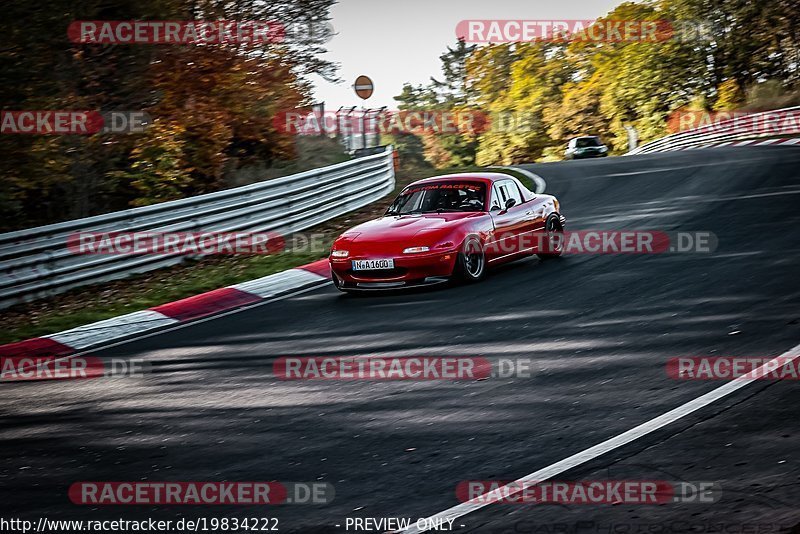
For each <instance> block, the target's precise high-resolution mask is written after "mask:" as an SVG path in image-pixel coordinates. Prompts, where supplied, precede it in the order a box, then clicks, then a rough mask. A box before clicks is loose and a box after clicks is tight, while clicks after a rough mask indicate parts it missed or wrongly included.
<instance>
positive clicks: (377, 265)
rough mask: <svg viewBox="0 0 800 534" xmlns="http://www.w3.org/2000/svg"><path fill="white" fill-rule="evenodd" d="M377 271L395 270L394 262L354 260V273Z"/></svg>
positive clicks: (389, 260)
mask: <svg viewBox="0 0 800 534" xmlns="http://www.w3.org/2000/svg"><path fill="white" fill-rule="evenodd" d="M377 269H394V260H392V259H388V260H353V270H354V271H373V270H377Z"/></svg>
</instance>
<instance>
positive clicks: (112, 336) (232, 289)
mask: <svg viewBox="0 0 800 534" xmlns="http://www.w3.org/2000/svg"><path fill="white" fill-rule="evenodd" d="M327 281H330V267H329V264H328V260H327V258H326V259H322V260H319V261H316V262H314V263H309V264H307V265H303V266H300V267H296V268H294V269H289V270H287V271H282V272H280V273H275V274H271V275H269V276H265V277H263V278H258V279H256V280H250V281H249V282H244V283H241V284H236V285H232V286H229V287H223V288H221V289H215V290H213V291H208V292H207V293H201V294H199V295H195V296H193V297H188V298H185V299H182V300H178V301H175V302H170V303H167V304H162V305H160V306H156V307H154V308H150V309H148V310H142V311H138V312H133V313H127V314H125V315H120V316H119V317H113V318H111V319H106V320H104V321H98V322H96V323H91V324H87V325H84V326H79V327H77V328H72V329H70V330H65V331H63V332H58V333H56V334H50V335H47V336H42V337H37V338H33V339H26V340H25V341H19V342H17V343H10V344H8V345H0V357H6V358H8V357H63V356H69V355H70V354H74V353H76V352H80V351H83V350H86V349H88V348H91V347H97V346H100V345H104V344H107V343H109V342H111V341H117V340H120V339H123V338H127V337H130V336H133V335H137V334H141V333H143V332H148V331H150V330H156V329H159V328H163V327H165V326H170V325H174V324H177V323H183V322H188V321H193V320H196V319H200V318H203V317H208V316H211V315H216V314H219V313H222V312H226V311H230V310H234V309H236V308H241V307H244V306H249V305H252V304H255V303H258V302H260V301H263V300H268V299H271V298H275V297H279V296H282V295H285V294H287V293H290V292H292V291H296V290H300V289H306V288H308V287H312V286H315V285H319V284H321V283H323V282H327Z"/></svg>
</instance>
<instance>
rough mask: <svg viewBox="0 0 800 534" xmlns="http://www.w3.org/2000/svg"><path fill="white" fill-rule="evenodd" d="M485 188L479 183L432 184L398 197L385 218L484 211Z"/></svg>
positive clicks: (412, 188)
mask: <svg viewBox="0 0 800 534" xmlns="http://www.w3.org/2000/svg"><path fill="white" fill-rule="evenodd" d="M485 200H486V188H485V187H484V185H483V183H481V182H431V183H427V184H420V185H415V186H411V187H409V188H407V189H406V190H405V191H403V192H402V193H400V196H398V197H397V198H396V199H395V201H394V202H393V203H392V205H391V206H390V207H389V209H388V210H387V211H386V215H408V214H411V213H432V212H443V211H449V212H458V211H484V201H485Z"/></svg>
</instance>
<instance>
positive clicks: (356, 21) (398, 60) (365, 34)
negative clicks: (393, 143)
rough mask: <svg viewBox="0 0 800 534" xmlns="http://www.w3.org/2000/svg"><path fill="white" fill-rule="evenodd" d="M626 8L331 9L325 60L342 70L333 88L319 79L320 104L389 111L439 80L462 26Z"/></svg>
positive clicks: (444, 2) (410, 1) (362, 1)
mask: <svg viewBox="0 0 800 534" xmlns="http://www.w3.org/2000/svg"><path fill="white" fill-rule="evenodd" d="M620 3H622V0H339V3H338V4H336V5H334V6H333V7H332V8H331V16H332V20H331V24H332V25H333V29H334V31H335V32H336V35H334V37H333V39H331V40H330V41H329V42H328V43H327V49H328V53H326V54H325V55H324V56H322V57H324V58H325V59H328V60H330V61H334V62H337V63H339V64H340V69H339V77H340V78H342V79H343V80H344V81H343V82H342V83H341V84H333V83H330V82H327V81H325V80H323V79H322V78H321V77H318V76H314V77H312V78H311V80H312V82H313V83H314V86H315V90H314V96H315V97H316V100H317V101H318V102H320V101H322V102H325V108H326V109H327V110H336V109H338V108H339V107H340V106H348V107H349V106H355V105H358V106H360V105H366V106H367V107H372V108H376V107H381V106H387V107H388V108H389V109H396V108H397V102H396V101H395V100H394V98H393V97H394V96H395V95H398V94H400V91H401V90H402V87H403V84H404V83H411V84H413V85H417V84H421V83H422V84H426V83H428V82H429V80H430V77H431V76H434V77H439V76H440V74H441V62H440V60H439V56H440V55H441V54H442V53H444V52H445V51H446V49H447V46H448V45H449V46H453V45H454V44H455V42H456V31H455V30H456V25H457V24H458V22H459V21H461V20H469V19H501V20H502V19H513V20H574V19H584V20H585V19H594V18H596V17H599V16H602V15H605V14H606V13H608V12H609V11H611V10H612V9H613V8H614V7H615V6H617V5H619V4H620ZM360 74H365V75H367V76H369V77H370V78H372V81H373V83H374V85H375V92H374V94H373V95H372V97H371V98H370V99H369V100H367V101H366V102H365V101H363V100H361V99H360V98H358V97H357V96H356V95H355V93H354V92H353V89H352V85H353V82H354V81H355V79H356V77H357V76H359V75H360Z"/></svg>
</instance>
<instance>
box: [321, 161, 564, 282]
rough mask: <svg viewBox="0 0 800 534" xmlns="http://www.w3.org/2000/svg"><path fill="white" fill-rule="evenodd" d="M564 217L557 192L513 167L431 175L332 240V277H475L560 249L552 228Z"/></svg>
mask: <svg viewBox="0 0 800 534" xmlns="http://www.w3.org/2000/svg"><path fill="white" fill-rule="evenodd" d="M564 222H565V219H564V217H563V216H562V215H561V214H560V212H559V204H558V200H556V198H555V197H554V196H552V195H545V194H535V193H533V192H532V191H530V190H528V189H527V188H526V187H525V186H524V185H522V183H521V182H520V181H519V180H517V179H516V178H514V177H512V176H510V175H508V174H500V173H477V174H473V173H468V174H450V175H446V176H436V177H433V178H426V179H425V180H420V181H418V182H414V183H413V184H411V185H409V186H408V187H406V188H405V189H403V191H402V192H401V193H400V195H399V196H398V197H397V198H396V199H395V201H394V202H393V203H392V205H391V206H390V207H389V209H388V210H386V213H385V214H384V215H383V217H381V218H379V219H375V220H372V221H369V222H366V223H364V224H360V225H358V226H356V227H354V228H352V229H350V230H348V231H346V232H345V233H343V234H342V235H340V236H339V237H338V238H337V239H336V241H334V243H333V247H332V248H331V254H330V264H331V272H332V277H333V283H334V284H335V285H336V287H337V288H339V289H340V290H342V291H358V290H370V289H394V288H403V287H409V286H416V285H423V284H434V283H439V282H446V281H447V280H449V279H453V278H455V279H459V280H462V281H467V282H476V281H478V280H480V279H481V278H483V276H484V275H485V274H486V269H487V268H488V267H490V266H494V265H498V264H500V263H504V262H506V261H511V260H514V259H517V258H520V257H524V256H527V255H531V254H538V255H539V256H540V257H542V258H547V257H552V256H558V255H560V253H561V245H560V244H559V241H558V240H557V239H553V234H554V233H556V232H561V231H563V229H564ZM542 236H544V237H545V240H544V241H542Z"/></svg>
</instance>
